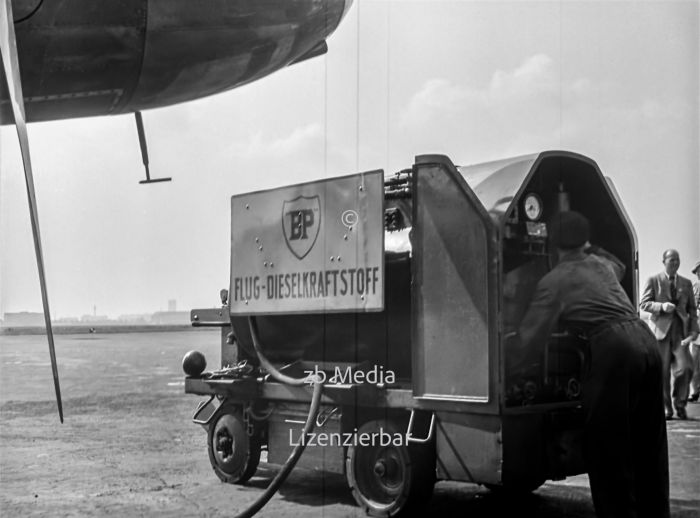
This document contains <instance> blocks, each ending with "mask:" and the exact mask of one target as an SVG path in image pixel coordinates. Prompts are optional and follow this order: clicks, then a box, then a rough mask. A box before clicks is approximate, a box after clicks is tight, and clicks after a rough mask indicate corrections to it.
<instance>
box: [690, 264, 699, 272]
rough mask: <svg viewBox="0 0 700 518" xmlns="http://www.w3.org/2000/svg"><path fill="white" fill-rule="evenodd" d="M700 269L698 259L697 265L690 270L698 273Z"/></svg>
mask: <svg viewBox="0 0 700 518" xmlns="http://www.w3.org/2000/svg"><path fill="white" fill-rule="evenodd" d="M698 270H700V261H698V262H697V263H695V266H693V269H692V270H690V271H691V272H693V273H698Z"/></svg>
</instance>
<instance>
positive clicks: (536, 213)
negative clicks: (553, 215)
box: [525, 193, 542, 221]
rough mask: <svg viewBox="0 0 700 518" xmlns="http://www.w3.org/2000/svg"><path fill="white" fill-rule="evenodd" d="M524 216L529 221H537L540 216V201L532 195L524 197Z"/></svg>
mask: <svg viewBox="0 0 700 518" xmlns="http://www.w3.org/2000/svg"><path fill="white" fill-rule="evenodd" d="M525 215H526V216H527V219H529V220H530V221H537V220H538V219H540V216H541V215H542V200H540V197H539V196H537V195H536V194H534V193H532V194H528V195H527V196H526V197H525Z"/></svg>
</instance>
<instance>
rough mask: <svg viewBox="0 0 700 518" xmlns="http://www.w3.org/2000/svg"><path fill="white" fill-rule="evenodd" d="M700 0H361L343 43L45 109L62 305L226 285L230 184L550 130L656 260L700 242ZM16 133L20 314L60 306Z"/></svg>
mask: <svg viewBox="0 0 700 518" xmlns="http://www.w3.org/2000/svg"><path fill="white" fill-rule="evenodd" d="M698 5H699V4H698V2H697V1H687V2H676V1H663V2H645V1H642V2H637V1H635V2H632V1H625V2H573V1H564V2H530V1H518V2H492V1H489V2H470V1H456V2H446V1H434V0H433V1H407V0H400V1H399V0H397V1H372V0H355V4H354V5H353V7H352V9H351V10H350V12H349V13H348V16H347V17H346V19H345V20H344V22H343V23H342V24H341V26H340V27H339V29H338V30H337V31H336V33H335V34H333V35H332V36H331V38H330V39H329V41H328V45H329V51H328V54H326V55H325V56H324V57H321V58H316V59H313V60H310V61H307V62H304V63H301V64H298V65H294V66H292V67H290V68H288V69H286V70H283V71H280V72H277V73H275V74H273V75H272V76H269V77H267V78H264V79H262V80H260V81H258V82H256V83H253V84H251V85H247V86H245V87H242V88H238V89H236V90H233V91H231V92H228V93H225V94H222V95H218V96H215V97H211V98H208V99H203V100H200V101H196V102H192V103H187V104H183V105H180V106H175V107H171V108H165V109H161V110H155V111H149V112H145V113H144V121H145V125H146V132H147V136H148V145H149V155H150V159H151V175H152V176H153V177H158V176H172V177H173V181H172V182H171V183H164V184H154V185H139V183H138V181H139V180H141V179H143V177H144V171H143V167H142V165H141V157H140V151H139V145H138V139H137V134H136V128H135V124H134V121H133V115H131V116H129V115H126V116H116V117H102V118H91V119H79V120H68V121H58V122H50V123H39V124H32V125H30V127H29V137H30V142H31V146H32V148H31V149H32V160H33V163H34V174H35V182H36V190H37V197H38V201H39V215H40V220H41V230H42V237H43V242H44V258H45V262H46V270H47V278H48V291H49V297H50V302H51V307H52V316H53V317H54V318H61V317H68V316H80V315H83V314H91V313H92V312H93V306H96V308H97V313H98V314H102V315H109V316H112V317H116V316H119V315H121V314H133V313H143V312H152V311H156V310H159V309H166V308H167V301H168V299H176V300H177V304H178V309H182V310H188V309H190V308H193V307H207V306H214V305H216V304H218V291H219V289H220V288H222V287H226V286H227V285H228V277H229V246H230V237H229V226H230V196H231V195H232V194H236V193H240V192H245V191H250V190H258V189H264V188H269V187H273V186H279V185H286V184H290V183H296V182H300V181H305V180H312V179H316V178H322V177H328V176H336V175H344V174H349V173H353V172H357V171H365V170H371V169H379V168H383V169H385V170H386V171H387V172H390V171H396V170H399V169H403V168H407V167H410V166H411V164H412V163H413V158H414V156H415V155H419V154H429V153H443V154H446V155H448V156H449V157H450V158H451V159H452V161H453V162H454V163H455V164H457V165H467V164H473V163H479V162H483V161H489V160H494V159H499V158H506V157H509V156H515V155H520V154H526V153H534V152H537V151H543V150H547V149H566V150H571V151H575V152H579V153H582V154H584V155H587V156H590V157H591V158H593V159H594V160H596V161H597V162H598V164H599V166H600V167H601V169H602V170H603V173H604V174H606V175H607V176H610V177H611V178H612V179H613V180H614V182H615V184H616V186H617V188H618V191H619V192H620V195H621V197H622V200H623V202H624V204H625V207H626V209H627V211H628V213H629V215H630V217H631V218H632V221H633V224H634V225H635V227H636V230H637V234H638V238H639V249H640V276H641V278H642V279H643V278H644V277H646V276H647V275H649V274H651V273H653V272H655V271H657V270H659V269H660V268H661V262H660V260H661V253H662V251H663V250H664V249H665V248H668V247H674V248H677V249H678V250H679V251H680V254H681V261H682V263H681V273H682V274H683V275H686V276H690V268H691V267H692V264H693V263H694V262H695V261H696V260H698V259H700V203H699V202H698V200H700V172H699V171H700V168H699V166H700V133H699V129H698V127H699V119H700V104H699V103H700V101H699V98H700V90H699V86H698V85H699V81H700V70H699V63H700V50H699V49H700V37H699V32H698V27H699V25H700V12H699V8H698ZM0 132H1V141H0V155H1V156H0V232H1V237H0V314H1V313H4V312H12V311H23V310H29V311H41V296H40V291H39V282H38V275H37V270H36V263H35V260H34V255H33V245H32V237H31V228H30V224H29V218H28V213H27V201H26V192H25V190H24V183H23V182H24V180H23V173H22V169H21V165H20V164H21V162H20V158H19V151H18V146H17V144H16V136H15V134H14V132H13V130H11V129H10V128H8V127H3V128H2V130H0Z"/></svg>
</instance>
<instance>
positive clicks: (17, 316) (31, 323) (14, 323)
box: [2, 311, 44, 327]
mask: <svg viewBox="0 0 700 518" xmlns="http://www.w3.org/2000/svg"><path fill="white" fill-rule="evenodd" d="M2 325H3V327H37V326H43V325H44V314H43V313H34V312H32V311H19V312H17V313H5V317H4V318H3V323H2Z"/></svg>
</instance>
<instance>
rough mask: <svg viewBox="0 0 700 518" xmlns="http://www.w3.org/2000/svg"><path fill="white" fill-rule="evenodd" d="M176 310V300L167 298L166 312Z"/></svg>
mask: <svg viewBox="0 0 700 518" xmlns="http://www.w3.org/2000/svg"><path fill="white" fill-rule="evenodd" d="M176 311H177V300H175V299H170V300H168V312H170V313H175V312H176Z"/></svg>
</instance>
